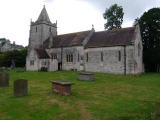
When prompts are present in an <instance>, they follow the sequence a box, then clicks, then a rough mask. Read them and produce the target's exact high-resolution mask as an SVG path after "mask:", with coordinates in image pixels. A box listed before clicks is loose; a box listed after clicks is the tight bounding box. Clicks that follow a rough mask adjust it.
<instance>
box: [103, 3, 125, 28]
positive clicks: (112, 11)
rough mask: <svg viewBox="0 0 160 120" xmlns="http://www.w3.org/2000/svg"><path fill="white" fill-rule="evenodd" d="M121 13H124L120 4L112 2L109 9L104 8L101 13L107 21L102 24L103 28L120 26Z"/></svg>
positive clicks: (121, 20)
mask: <svg viewBox="0 0 160 120" xmlns="http://www.w3.org/2000/svg"><path fill="white" fill-rule="evenodd" d="M123 15H124V13H123V8H122V6H118V5H117V4H114V5H112V6H111V7H110V8H109V9H106V10H105V13H104V14H103V17H104V19H107V23H105V24H104V28H105V29H108V30H112V29H114V28H121V25H122V22H123Z"/></svg>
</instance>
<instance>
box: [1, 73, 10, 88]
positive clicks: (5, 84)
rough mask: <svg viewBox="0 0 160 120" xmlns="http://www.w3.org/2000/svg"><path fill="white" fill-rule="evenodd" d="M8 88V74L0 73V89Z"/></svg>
mask: <svg viewBox="0 0 160 120" xmlns="http://www.w3.org/2000/svg"><path fill="white" fill-rule="evenodd" d="M8 86H9V74H8V73H7V72H0V87H8Z"/></svg>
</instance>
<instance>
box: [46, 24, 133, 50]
mask: <svg viewBox="0 0 160 120" xmlns="http://www.w3.org/2000/svg"><path fill="white" fill-rule="evenodd" d="M90 32H91V31H83V32H76V33H70V34H64V35H58V36H55V37H52V39H50V37H49V38H48V39H47V40H46V41H45V42H44V48H49V46H51V48H59V47H71V46H82V45H83V44H82V43H83V41H84V40H85V38H86V37H87V36H88V35H89V33H90ZM134 39H135V27H129V28H122V29H116V30H107V31H100V32H94V33H93V34H92V36H91V37H90V39H89V41H88V43H87V44H86V45H85V46H84V47H85V48H98V47H110V46H124V45H131V44H133V40H134ZM50 40H52V41H53V42H49V41H50ZM49 44H52V45H49Z"/></svg>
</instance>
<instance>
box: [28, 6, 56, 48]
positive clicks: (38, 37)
mask: <svg viewBox="0 0 160 120" xmlns="http://www.w3.org/2000/svg"><path fill="white" fill-rule="evenodd" d="M50 35H52V36H56V35H57V23H52V22H51V21H50V19H49V16H48V13H47V11H46V8H45V6H44V7H43V9H42V11H41V13H40V15H39V17H38V19H37V21H35V22H32V21H31V25H30V35H29V49H30V50H31V49H35V48H41V47H42V46H43V42H44V41H45V40H46V39H47V38H48V37H49V36H50Z"/></svg>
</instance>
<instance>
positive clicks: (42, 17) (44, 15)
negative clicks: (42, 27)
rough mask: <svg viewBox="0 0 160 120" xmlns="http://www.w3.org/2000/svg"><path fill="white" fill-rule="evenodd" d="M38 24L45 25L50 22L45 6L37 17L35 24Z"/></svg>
mask: <svg viewBox="0 0 160 120" xmlns="http://www.w3.org/2000/svg"><path fill="white" fill-rule="evenodd" d="M40 22H47V23H50V24H51V21H50V19H49V16H48V13H47V10H46V8H45V6H44V7H43V9H42V11H41V13H40V15H39V17H38V20H37V21H36V23H40Z"/></svg>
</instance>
